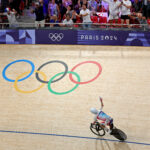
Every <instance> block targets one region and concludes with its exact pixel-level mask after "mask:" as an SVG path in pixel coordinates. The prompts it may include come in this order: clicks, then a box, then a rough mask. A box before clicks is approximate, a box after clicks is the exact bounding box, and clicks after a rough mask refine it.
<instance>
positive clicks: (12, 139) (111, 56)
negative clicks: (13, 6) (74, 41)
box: [0, 45, 150, 150]
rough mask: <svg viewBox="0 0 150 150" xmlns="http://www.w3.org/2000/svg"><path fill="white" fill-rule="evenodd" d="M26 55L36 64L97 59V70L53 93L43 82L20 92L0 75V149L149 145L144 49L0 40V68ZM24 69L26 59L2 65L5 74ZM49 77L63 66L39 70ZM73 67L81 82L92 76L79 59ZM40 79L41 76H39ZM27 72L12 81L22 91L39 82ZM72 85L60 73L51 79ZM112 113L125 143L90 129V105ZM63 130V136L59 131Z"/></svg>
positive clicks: (149, 82) (147, 53)
mask: <svg viewBox="0 0 150 150" xmlns="http://www.w3.org/2000/svg"><path fill="white" fill-rule="evenodd" d="M18 59H27V60H30V61H32V62H33V63H34V65H35V68H36V69H37V68H38V67H39V66H41V65H42V64H43V63H45V62H48V61H51V60H61V61H64V62H65V63H66V64H67V65H68V68H69V71H70V70H71V68H73V67H74V66H75V65H77V64H78V63H80V62H83V61H97V62H98V63H100V64H101V66H102V73H101V75H100V76H99V77H98V78H97V79H96V80H95V81H93V82H91V83H89V84H85V85H79V87H78V88H77V89H76V90H74V91H73V92H71V93H69V94H66V95H55V94H52V93H50V92H49V91H48V88H47V85H46V84H45V85H44V87H43V88H41V89H40V90H39V91H37V92H34V93H30V94H23V93H19V92H18V91H16V90H15V88H14V83H11V82H8V81H6V80H4V79H3V76H2V73H1V75H0V112H1V113H0V139H1V140H0V150H149V149H150V48H149V47H147V48H146V47H114V46H76V45H75V46H61V45H0V72H2V71H3V69H4V67H5V66H6V65H7V64H9V63H10V62H12V61H14V60H18ZM28 70H31V67H30V65H29V64H27V63H25V62H19V63H16V64H13V65H12V66H10V67H9V68H8V69H7V72H6V75H7V76H8V77H9V78H12V79H16V77H17V76H18V75H20V74H22V73H24V72H26V71H28ZM41 71H43V72H44V73H45V74H46V76H47V79H48V80H49V79H50V78H51V77H52V76H54V75H55V74H56V73H59V72H62V71H64V67H62V65H61V64H57V63H53V64H49V65H47V66H45V67H43V68H42V69H41ZM75 72H77V73H78V74H79V75H80V77H81V80H82V81H87V80H89V79H91V78H93V77H94V76H95V75H96V74H97V72H98V68H97V66H96V65H94V64H84V65H82V66H80V67H78V68H77V69H76V70H75ZM40 77H41V78H42V76H40ZM40 85H41V83H40V82H39V81H37V79H36V78H35V75H34V74H33V75H32V76H31V77H30V78H28V79H27V80H24V81H22V82H19V83H18V87H19V88H20V89H22V90H25V91H27V90H32V89H35V88H37V87H38V86H40ZM73 86H75V84H74V83H72V82H71V81H70V80H69V79H68V75H66V76H65V77H64V78H63V79H62V80H60V81H58V82H56V83H54V84H53V86H52V87H53V89H54V90H55V91H61V92H63V91H67V90H69V89H71V88H72V87H73ZM99 96H102V97H103V100H104V105H105V106H104V111H105V112H106V113H107V114H108V115H110V116H112V117H113V118H114V124H115V126H117V127H118V128H120V129H122V130H123V131H124V132H125V133H126V134H127V136H128V139H127V142H126V143H120V142H118V141H111V140H116V139H115V138H114V137H112V136H110V135H106V136H104V137H103V138H105V139H106V140H103V139H101V138H99V139H98V137H97V136H95V135H94V134H92V133H91V131H90V130H89V125H90V123H91V122H92V121H93V115H92V114H91V113H90V111H89V110H90V108H91V107H96V108H99V107H100V103H99V101H98V97H99ZM62 135H65V136H62ZM94 138H97V139H94Z"/></svg>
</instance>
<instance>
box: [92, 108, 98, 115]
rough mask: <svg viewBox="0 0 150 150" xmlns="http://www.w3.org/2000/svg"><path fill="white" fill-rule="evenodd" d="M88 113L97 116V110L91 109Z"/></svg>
mask: <svg viewBox="0 0 150 150" xmlns="http://www.w3.org/2000/svg"><path fill="white" fill-rule="evenodd" d="M90 112H91V113H93V114H95V115H97V114H98V110H97V109H96V108H91V109H90Z"/></svg>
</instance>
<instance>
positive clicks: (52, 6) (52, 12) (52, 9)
mask: <svg viewBox="0 0 150 150" xmlns="http://www.w3.org/2000/svg"><path fill="white" fill-rule="evenodd" d="M48 13H49V17H53V16H57V18H58V17H59V7H58V5H57V4H56V3H55V0H51V1H50V2H49V4H48Z"/></svg>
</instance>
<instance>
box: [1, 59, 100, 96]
mask: <svg viewBox="0 0 150 150" xmlns="http://www.w3.org/2000/svg"><path fill="white" fill-rule="evenodd" d="M18 62H26V63H28V64H30V65H31V67H32V69H31V71H26V72H24V73H22V74H20V75H19V76H18V77H17V78H16V79H15V80H14V79H10V78H8V77H7V76H6V70H7V69H8V68H9V67H10V66H11V65H12V64H14V63H18ZM52 63H59V64H61V65H63V66H64V67H65V71H64V72H60V73H57V74H56V75H54V76H53V77H52V78H51V79H50V80H49V81H47V77H46V75H45V73H44V72H42V71H40V70H41V69H42V68H43V67H44V66H46V65H48V64H52ZM86 63H92V64H95V65H97V67H98V69H99V71H98V73H97V75H96V76H95V77H94V78H92V79H91V80H89V81H85V82H81V81H80V76H79V75H78V74H77V73H76V72H74V70H75V69H76V68H77V67H79V66H81V65H83V64H86ZM101 71H102V67H101V65H100V64H99V63H98V62H96V61H84V62H81V63H79V64H77V65H76V66H74V67H73V68H72V69H71V71H68V66H67V64H66V63H65V62H63V61H59V60H52V61H48V62H46V63H44V64H42V65H41V66H40V67H39V68H38V69H37V70H35V65H34V64H33V62H31V61H29V60H26V59H21V60H16V61H13V62H11V63H9V64H8V65H6V66H5V67H4V69H3V71H2V76H3V78H4V79H5V80H6V81H8V82H13V83H14V88H15V89H16V91H18V92H20V93H26V94H27V93H33V92H36V91H38V90H40V89H41V88H42V87H43V86H44V85H45V84H48V90H49V91H50V92H51V93H53V94H55V95H64V94H68V93H70V92H72V91H74V90H75V89H76V88H77V87H78V86H79V85H80V84H87V83H90V82H93V81H94V80H96V79H97V78H98V77H99V75H100V74H101ZM33 73H35V77H36V79H37V80H38V81H39V82H41V83H42V84H41V85H40V86H39V87H38V88H36V89H34V90H31V91H24V90H21V89H19V88H18V82H21V81H23V80H26V79H27V78H29V77H30V76H31V75H32V74H33ZM39 74H40V75H42V77H43V79H40V78H39ZM66 74H69V78H70V81H71V82H73V83H75V84H76V85H75V86H74V87H73V88H72V89H71V90H69V91H65V92H56V91H54V90H53V89H52V87H51V85H52V84H53V83H54V82H58V81H59V80H61V79H62V78H64V77H65V75H66ZM25 75H26V76H25ZM72 75H74V76H76V78H77V81H76V80H74V79H73V77H72ZM24 76H25V77H24ZM56 77H59V78H57V79H55V78H56Z"/></svg>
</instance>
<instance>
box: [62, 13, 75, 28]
mask: <svg viewBox="0 0 150 150" xmlns="http://www.w3.org/2000/svg"><path fill="white" fill-rule="evenodd" d="M72 25H73V21H72V19H71V17H70V14H66V19H65V20H63V25H62V26H65V27H71V26H72Z"/></svg>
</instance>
